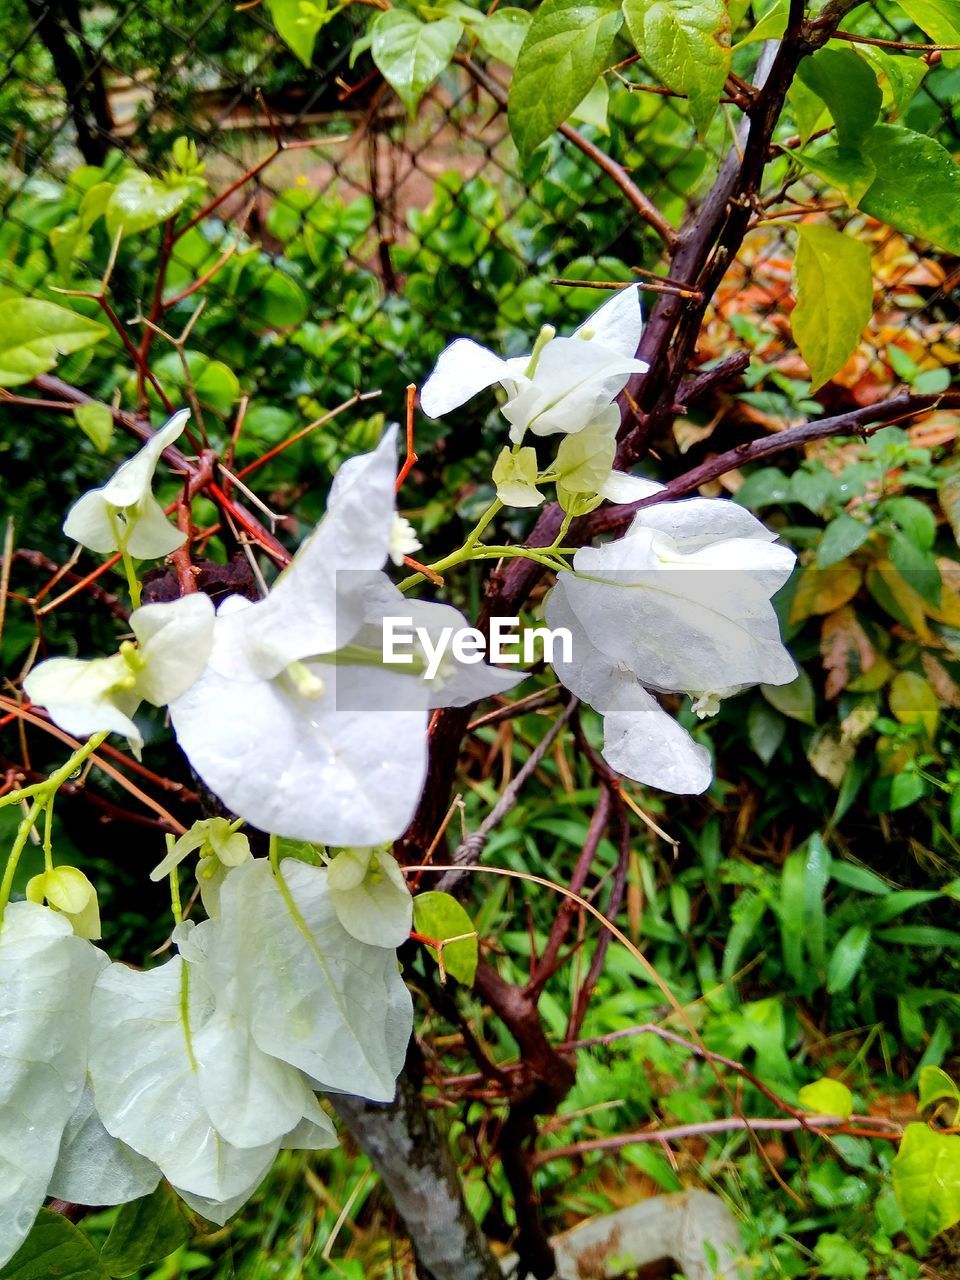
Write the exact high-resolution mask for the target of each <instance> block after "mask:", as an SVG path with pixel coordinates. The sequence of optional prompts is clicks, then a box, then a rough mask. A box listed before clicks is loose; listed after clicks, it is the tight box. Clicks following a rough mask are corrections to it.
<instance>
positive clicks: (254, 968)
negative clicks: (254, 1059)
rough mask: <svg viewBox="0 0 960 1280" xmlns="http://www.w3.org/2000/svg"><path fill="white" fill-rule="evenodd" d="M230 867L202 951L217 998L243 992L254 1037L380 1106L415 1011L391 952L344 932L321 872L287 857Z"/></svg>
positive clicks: (314, 1076) (318, 1077) (323, 1080)
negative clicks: (230, 988)
mask: <svg viewBox="0 0 960 1280" xmlns="http://www.w3.org/2000/svg"><path fill="white" fill-rule="evenodd" d="M280 874H281V876H282V882H279V883H278V881H277V879H276V877H275V876H274V874H273V870H272V868H271V867H270V865H269V863H268V862H267V861H266V859H263V858H255V859H254V860H253V861H252V862H248V863H246V864H245V865H244V866H242V867H237V868H236V870H234V871H231V872H230V874H229V876H228V877H227V880H226V883H225V884H224V886H223V891H222V894H221V915H220V919H219V920H218V921H217V923H216V933H215V935H213V936H212V938H211V943H210V946H209V948H208V959H209V961H210V970H209V972H210V976H211V981H212V982H213V984H214V986H215V987H216V988H217V994H218V998H219V995H220V992H221V991H222V990H223V984H224V982H227V981H228V982H231V983H233V984H235V987H236V989H237V990H238V991H240V992H242V993H243V1004H244V1008H245V1011H246V1015H247V1017H248V1019H249V1026H250V1031H251V1034H252V1036H253V1039H254V1041H255V1042H256V1043H257V1044H258V1045H259V1046H260V1047H261V1048H262V1049H263V1050H264V1052H266V1053H268V1054H270V1055H272V1056H274V1057H276V1058H279V1059H280V1060H281V1062H283V1063H288V1064H290V1065H291V1066H293V1067H297V1068H299V1069H300V1070H301V1071H303V1072H304V1073H305V1074H306V1075H307V1076H308V1077H309V1078H310V1079H311V1080H313V1081H316V1082H317V1083H318V1084H319V1085H320V1086H322V1087H323V1088H326V1089H334V1090H337V1091H338V1092H340V1093H352V1094H356V1095H358V1096H360V1097H364V1098H371V1099H373V1100H374V1101H378V1102H389V1101H390V1100H391V1099H392V1098H393V1096H394V1090H395V1084H396V1077H397V1075H398V1073H399V1071H400V1069H401V1067H402V1066H403V1060H404V1055H405V1053H406V1047H407V1041H408V1040H409V1038H410V1034H411V1031H412V1029H413V1006H412V1002H411V999H410V994H409V992H408V991H407V988H406V986H405V984H404V982H403V979H402V978H401V976H400V970H399V968H398V966H397V957H396V952H395V950H394V949H393V947H391V946H371V945H369V944H367V943H363V942H360V941H359V940H358V939H357V938H355V937H353V936H352V935H351V934H349V933H348V932H347V931H346V929H344V927H343V925H342V924H341V922H340V920H339V919H338V917H337V912H336V910H335V908H334V904H333V901H332V898H331V894H330V891H329V884H328V873H327V870H326V868H324V867H316V866H310V865H308V864H307V863H305V862H298V861H296V860H295V859H291V858H287V859H285V860H284V861H283V862H282V863H281V865H280Z"/></svg>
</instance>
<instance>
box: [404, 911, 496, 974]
mask: <svg viewBox="0 0 960 1280" xmlns="http://www.w3.org/2000/svg"><path fill="white" fill-rule="evenodd" d="M413 923H414V927H415V928H416V931H417V933H419V934H422V936H423V937H424V938H433V939H434V940H435V941H436V942H446V940H447V939H448V938H456V939H457V941H456V942H451V943H449V944H448V945H447V946H445V947H444V948H443V967H444V970H445V971H446V972H447V973H448V974H449V975H450V977H451V978H455V979H456V980H457V982H459V983H461V984H462V985H463V986H465V987H472V986H473V979H474V975H475V974H476V972H477V961H478V959H479V954H480V951H479V946H478V943H477V935H476V932H475V931H474V927H473V922H472V921H471V919H470V917H469V916H468V915H467V913H466V911H465V910H464V909H463V907H462V906H461V905H460V903H459V902H458V901H457V900H456V898H454V897H451V895H450V894H449V893H439V892H438V891H437V890H433V889H431V890H430V891H428V892H427V893H418V894H417V896H416V897H415V898H414V900H413ZM464 935H467V936H464ZM428 949H429V951H430V953H431V954H432V955H434V956H436V955H437V951H436V948H434V947H429V948H428Z"/></svg>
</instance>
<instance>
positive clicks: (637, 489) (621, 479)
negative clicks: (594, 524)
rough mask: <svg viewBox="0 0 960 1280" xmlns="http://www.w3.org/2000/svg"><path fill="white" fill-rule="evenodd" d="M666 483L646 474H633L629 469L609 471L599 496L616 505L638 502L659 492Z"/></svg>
mask: <svg viewBox="0 0 960 1280" xmlns="http://www.w3.org/2000/svg"><path fill="white" fill-rule="evenodd" d="M665 488H666V485H662V484H658V483H657V481H656V480H648V479H647V478H646V476H634V475H631V474H630V472H629V471H611V473H610V475H609V476H608V477H607V479H606V480H605V481H604V482H603V484H602V486H601V488H600V496H601V497H602V498H606V499H607V501H608V502H615V503H617V504H618V505H622V504H626V503H628V502H639V501H640V500H641V499H642V498H649V497H650V496H651V495H652V494H654V493H660V492H661V490H663V489H665Z"/></svg>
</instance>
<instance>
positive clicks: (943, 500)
mask: <svg viewBox="0 0 960 1280" xmlns="http://www.w3.org/2000/svg"><path fill="white" fill-rule="evenodd" d="M937 497H938V498H939V499H940V506H941V507H942V508H943V514H944V515H945V516H946V517H947V519H948V520H949V521H950V528H951V529H952V530H953V536H954V538H955V539H956V541H957V544H958V545H960V457H952V458H947V459H946V460H945V461H944V462H943V463H941V465H940V466H939V467H938V468H937Z"/></svg>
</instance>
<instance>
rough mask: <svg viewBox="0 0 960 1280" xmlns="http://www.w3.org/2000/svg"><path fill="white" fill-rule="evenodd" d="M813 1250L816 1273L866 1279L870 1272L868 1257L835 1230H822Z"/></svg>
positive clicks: (846, 1279)
mask: <svg viewBox="0 0 960 1280" xmlns="http://www.w3.org/2000/svg"><path fill="white" fill-rule="evenodd" d="M813 1252H814V1255H815V1256H816V1259H817V1274H818V1275H821V1276H832V1277H836V1280H866V1277H867V1276H868V1275H869V1274H870V1262H869V1259H867V1258H866V1257H864V1255H863V1252H862V1251H861V1250H859V1249H857V1247H856V1246H855V1245H852V1244H851V1243H850V1241H849V1240H847V1239H846V1237H845V1236H842V1235H840V1234H839V1233H838V1232H836V1231H826V1232H824V1233H823V1235H821V1236H820V1237H819V1238H818V1239H817V1243H816V1244H815V1245H814V1249H813Z"/></svg>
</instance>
